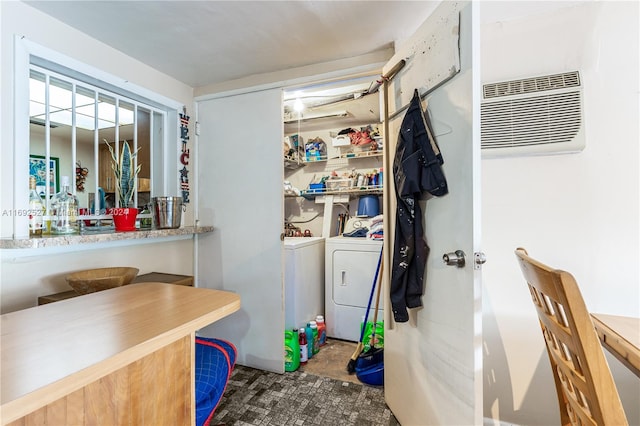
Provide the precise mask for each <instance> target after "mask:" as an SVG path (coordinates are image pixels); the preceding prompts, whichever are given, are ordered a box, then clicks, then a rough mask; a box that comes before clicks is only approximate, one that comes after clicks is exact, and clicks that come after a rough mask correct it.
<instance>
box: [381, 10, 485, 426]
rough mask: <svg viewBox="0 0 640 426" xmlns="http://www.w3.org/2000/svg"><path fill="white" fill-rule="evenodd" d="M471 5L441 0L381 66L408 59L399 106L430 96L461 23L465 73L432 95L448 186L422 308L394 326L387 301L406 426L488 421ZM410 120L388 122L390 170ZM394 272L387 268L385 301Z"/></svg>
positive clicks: (391, 196) (393, 373)
mask: <svg viewBox="0 0 640 426" xmlns="http://www.w3.org/2000/svg"><path fill="white" fill-rule="evenodd" d="M474 3H475V2H474ZM472 9H473V12H474V14H475V11H476V6H474V5H472V4H471V2H469V3H462V4H460V3H455V2H443V3H442V4H441V5H440V6H439V7H438V8H437V9H436V11H435V12H434V14H432V15H431V16H430V17H429V18H428V20H427V21H426V22H425V24H424V25H423V26H422V27H421V28H420V29H419V30H418V31H417V33H416V34H414V36H412V38H411V39H409V40H408V41H407V42H406V43H404V44H403V46H401V47H400V49H399V50H398V52H397V54H396V55H394V57H393V58H392V59H391V60H390V61H389V63H388V64H387V65H386V66H385V67H384V69H383V74H385V73H386V72H388V71H389V70H390V69H391V68H392V67H393V66H394V65H395V64H396V63H397V62H398V61H399V60H401V59H405V60H406V65H405V66H404V68H403V69H402V70H401V71H400V72H399V73H398V74H397V75H396V76H395V77H394V78H393V79H392V80H391V81H390V83H389V91H388V93H389V104H390V111H391V113H393V112H394V111H395V110H397V109H399V108H401V107H402V106H405V105H407V104H408V103H409V101H410V100H411V97H412V95H413V92H414V89H418V90H419V92H420V93H421V94H422V93H424V92H425V91H427V90H428V89H432V88H433V87H434V86H435V85H437V84H438V83H439V82H440V81H442V79H443V78H444V77H446V75H447V70H448V69H449V68H450V66H453V65H454V63H453V62H448V61H449V60H450V59H451V55H448V52H449V51H450V50H451V49H453V50H454V51H455V50H456V49H457V48H458V47H457V40H455V37H453V34H454V33H456V32H457V30H458V28H459V52H460V57H459V59H460V62H459V65H460V71H459V72H458V73H457V74H454V76H453V78H451V79H449V80H448V81H447V82H446V83H444V84H442V85H441V86H439V87H438V88H436V89H434V90H433V91H431V92H430V94H429V95H428V96H427V97H426V99H425V100H426V103H428V110H429V114H430V117H431V121H432V123H433V127H434V132H435V134H436V140H437V143H438V144H439V147H440V150H441V152H442V156H443V157H444V165H443V170H444V173H445V175H446V179H447V182H448V188H449V193H448V194H447V195H445V196H442V197H434V198H431V199H429V200H428V201H422V202H421V203H420V204H421V207H422V211H423V223H424V228H425V235H426V240H427V244H428V245H429V247H430V249H431V251H430V254H429V257H428V259H427V266H426V279H425V291H424V295H423V296H422V303H423V306H422V307H421V308H414V309H410V310H409V311H410V317H409V321H408V322H404V323H395V322H394V321H393V315H392V314H391V309H389V308H385V344H384V364H385V398H386V401H387V404H388V405H389V407H390V408H391V411H392V412H393V413H394V415H395V416H396V418H397V419H398V420H399V421H400V423H401V424H402V425H403V426H409V425H472V424H481V423H482V405H483V404H482V381H481V379H482V351H481V342H482V324H481V318H482V315H481V313H482V311H481V309H482V301H481V289H480V272H479V270H476V269H474V262H473V259H474V252H478V251H479V249H480V247H479V238H478V236H479V221H480V217H479V206H480V203H479V201H480V200H479V193H478V191H479V188H480V186H479V184H480V181H479V176H480V171H479V164H480V161H479V157H480V140H479V131H478V130H479V120H478V118H479V112H478V111H479V108H478V107H476V104H477V105H479V100H478V99H476V96H478V95H479V84H478V82H479V79H478V64H477V63H473V64H472V57H473V56H474V55H475V53H474V50H475V51H477V49H476V47H477V44H476V43H477V38H476V37H477V34H479V29H478V28H477V27H476V28H472V27H475V23H476V22H478V21H477V18H475V17H472ZM457 20H459V21H457ZM458 22H459V25H458ZM472 23H473V24H474V25H472ZM472 30H473V31H475V32H474V37H472ZM472 41H473V43H472ZM454 62H455V61H454ZM440 68H443V73H439V69H440ZM426 103H425V102H423V109H424V107H425V106H427V105H426ZM403 118H404V113H400V114H399V115H398V116H397V117H396V118H393V119H391V120H389V127H390V132H389V138H388V141H389V142H388V143H387V145H386V146H385V149H386V150H387V151H386V153H385V165H386V167H385V169H386V170H389V171H391V170H392V169H391V167H392V164H393V156H394V154H395V146H396V142H397V139H398V130H399V127H400V124H401V122H402V119H403ZM386 170H385V171H386ZM385 175H386V179H387V181H386V182H385V189H387V190H386V191H385V226H386V230H385V239H386V241H387V244H385V265H390V262H391V259H392V247H393V243H392V242H393V235H394V234H393V231H394V228H395V211H396V210H395V209H396V203H395V192H394V189H393V188H394V187H393V177H392V176H390V173H385ZM456 250H462V251H463V252H464V253H465V254H466V265H465V266H464V267H461V268H458V267H455V266H446V265H445V264H444V262H443V259H442V258H443V254H445V253H448V252H455V251H456ZM390 270H391V268H390V267H386V266H385V268H384V271H385V286H386V292H385V294H386V295H387V300H386V301H385V302H386V304H387V307H389V306H390V305H389V303H390V302H389V297H388V295H389V282H390V281H389V278H390Z"/></svg>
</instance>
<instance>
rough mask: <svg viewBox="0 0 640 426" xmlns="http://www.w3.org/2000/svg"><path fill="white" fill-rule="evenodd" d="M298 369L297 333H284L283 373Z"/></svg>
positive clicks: (288, 331)
mask: <svg viewBox="0 0 640 426" xmlns="http://www.w3.org/2000/svg"><path fill="white" fill-rule="evenodd" d="M298 367H300V343H299V342H298V332H297V331H291V330H285V332H284V371H296V370H297V369H298Z"/></svg>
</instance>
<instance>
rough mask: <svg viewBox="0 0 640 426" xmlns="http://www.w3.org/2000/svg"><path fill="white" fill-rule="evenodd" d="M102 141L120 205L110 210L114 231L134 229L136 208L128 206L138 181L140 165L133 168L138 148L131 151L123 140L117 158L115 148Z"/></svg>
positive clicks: (127, 143)
mask: <svg viewBox="0 0 640 426" xmlns="http://www.w3.org/2000/svg"><path fill="white" fill-rule="evenodd" d="M104 142H105V143H106V144H107V146H108V147H109V152H110V153H111V169H112V170H113V175H114V176H115V182H116V194H117V197H118V204H119V206H120V208H119V209H113V210H112V213H111V214H112V216H113V223H114V225H115V227H116V231H135V229H136V228H135V222H136V216H137V214H138V209H137V208H135V207H129V205H130V204H131V201H132V200H133V194H134V193H135V190H136V183H137V181H138V173H139V172H140V168H141V167H142V166H141V165H140V164H138V165H137V166H135V168H134V163H135V159H136V157H137V155H138V151H140V148H138V149H137V150H135V152H132V151H131V146H129V142H127V141H126V140H125V141H124V142H123V144H122V150H121V151H120V158H118V157H117V156H116V152H115V148H114V147H113V146H111V145H110V144H109V142H107V141H106V140H105V141H104Z"/></svg>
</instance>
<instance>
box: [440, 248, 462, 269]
mask: <svg viewBox="0 0 640 426" xmlns="http://www.w3.org/2000/svg"><path fill="white" fill-rule="evenodd" d="M464 256H465V255H464V252H463V251H462V250H456V251H455V252H453V253H445V254H443V255H442V260H443V261H444V263H445V264H446V265H448V266H457V267H458V268H462V267H464V264H465V260H464Z"/></svg>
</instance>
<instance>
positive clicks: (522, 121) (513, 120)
mask: <svg viewBox="0 0 640 426" xmlns="http://www.w3.org/2000/svg"><path fill="white" fill-rule="evenodd" d="M581 99H582V96H581V91H580V90H575V91H569V92H566V91H565V92H560V93H546V94H543V95H538V96H534V97H521V98H514V99H504V100H501V101H498V102H486V103H483V104H482V106H481V126H480V127H481V132H480V133H481V141H482V142H481V145H482V149H492V148H507V147H522V146H531V145H550V144H559V143H566V142H571V141H572V140H573V139H574V138H576V136H577V135H578V133H579V132H580V131H581V129H582V125H583V123H582V100H581Z"/></svg>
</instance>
